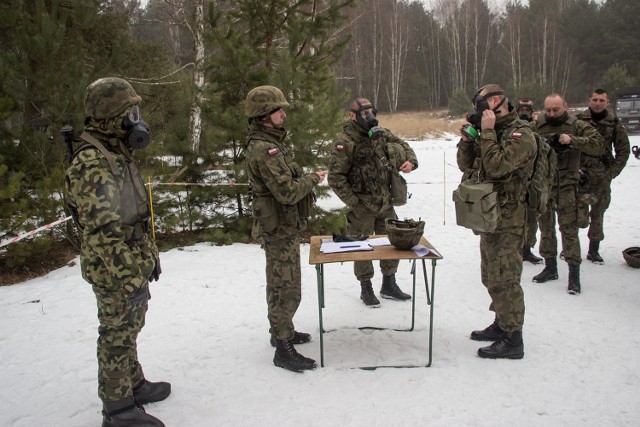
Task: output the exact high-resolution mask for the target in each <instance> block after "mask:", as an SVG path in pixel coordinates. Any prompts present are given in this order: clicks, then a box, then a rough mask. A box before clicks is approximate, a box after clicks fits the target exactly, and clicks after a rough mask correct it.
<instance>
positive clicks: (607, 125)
mask: <svg viewBox="0 0 640 427" xmlns="http://www.w3.org/2000/svg"><path fill="white" fill-rule="evenodd" d="M605 111H606V112H607V115H606V116H605V118H604V119H601V120H598V121H596V120H594V119H593V117H591V110H589V109H588V108H587V109H586V110H585V111H583V112H581V113H578V114H577V117H578V119H580V120H584V121H585V122H587V123H589V124H590V125H591V126H593V127H595V128H596V129H597V130H598V132H599V133H600V135H602V137H603V138H604V148H605V153H604V155H603V156H600V157H594V156H589V155H584V156H582V158H581V159H580V160H581V161H580V166H584V167H586V168H587V169H588V170H589V173H590V174H595V175H596V176H598V177H602V176H604V177H606V178H608V179H613V178H615V177H617V176H618V175H620V172H622V169H624V167H625V165H626V164H627V160H629V154H630V153H631V147H630V144H629V136H628V135H627V131H626V130H625V128H624V126H623V125H622V123H621V122H620V120H619V119H618V118H617V117H616V116H615V114H613V112H612V111H609V110H605ZM614 153H615V154H614Z"/></svg>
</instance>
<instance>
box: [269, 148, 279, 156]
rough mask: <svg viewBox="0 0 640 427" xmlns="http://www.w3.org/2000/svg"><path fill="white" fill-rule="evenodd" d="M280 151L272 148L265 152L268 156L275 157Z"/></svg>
mask: <svg viewBox="0 0 640 427" xmlns="http://www.w3.org/2000/svg"><path fill="white" fill-rule="evenodd" d="M279 152H280V151H279V150H278V149H277V148H272V149H270V150H269V151H267V153H269V155H270V156H275V155H276V154H278V153H279Z"/></svg>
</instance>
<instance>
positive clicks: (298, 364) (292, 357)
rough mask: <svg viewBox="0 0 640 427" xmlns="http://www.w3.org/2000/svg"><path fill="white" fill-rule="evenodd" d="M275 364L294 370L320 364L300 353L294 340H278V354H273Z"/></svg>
mask: <svg viewBox="0 0 640 427" xmlns="http://www.w3.org/2000/svg"><path fill="white" fill-rule="evenodd" d="M273 364H274V365H276V366H277V367H279V368H284V369H288V370H290V371H293V372H302V371H304V370H306V369H315V368H316V367H317V366H318V365H317V364H316V361H315V360H313V359H309V358H308V357H304V356H303V355H301V354H300V353H298V352H297V351H296V349H295V347H294V346H293V342H292V340H289V341H283V340H276V354H275V355H274V356H273Z"/></svg>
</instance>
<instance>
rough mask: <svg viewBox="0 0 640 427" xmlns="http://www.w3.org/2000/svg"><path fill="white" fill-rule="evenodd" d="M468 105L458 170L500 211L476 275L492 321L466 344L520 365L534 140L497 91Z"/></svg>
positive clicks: (483, 236)
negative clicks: (485, 187)
mask: <svg viewBox="0 0 640 427" xmlns="http://www.w3.org/2000/svg"><path fill="white" fill-rule="evenodd" d="M471 101H472V102H473V105H474V110H473V111H471V112H469V113H467V121H468V122H469V125H466V126H463V127H462V129H461V138H460V142H459V143H458V151H457V162H458V167H459V168H460V170H461V171H462V172H463V176H462V179H463V180H466V179H469V178H472V179H474V180H478V181H479V182H482V183H491V184H492V185H493V190H494V191H495V192H496V193H497V198H498V204H499V206H500V210H499V216H498V223H497V226H496V230H495V231H494V232H492V233H480V273H481V278H482V284H483V285H484V286H485V287H486V288H487V291H488V293H489V296H490V297H491V304H490V306H489V310H490V311H493V312H494V313H495V317H494V321H493V323H492V324H491V325H489V326H487V327H486V328H485V329H481V330H475V331H473V332H471V339H472V340H476V341H493V344H491V345H490V346H487V347H481V348H479V349H478V356H480V357H483V358H489V359H497V358H506V359H522V358H523V357H524V341H523V338H522V328H523V325H524V313H525V304H524V292H523V290H522V286H521V284H520V279H521V276H522V256H521V252H520V251H521V249H522V245H523V242H524V234H525V228H526V221H527V215H528V214H527V212H528V209H527V205H526V201H525V200H526V197H525V196H526V193H527V188H526V182H525V179H526V177H528V176H531V175H532V173H533V164H534V161H535V156H536V149H537V148H536V140H535V136H534V135H533V132H532V130H531V128H530V127H529V126H528V125H527V124H526V123H524V122H523V121H522V120H519V119H518V116H517V115H516V112H515V111H514V109H513V107H512V106H511V104H510V103H509V100H508V98H507V97H506V96H505V93H504V90H503V89H502V88H501V87H500V86H499V85H497V84H489V85H486V86H483V87H481V88H480V89H479V90H478V91H477V92H476V94H475V96H474V97H473V98H472V100H471ZM518 171H524V172H525V174H524V175H525V176H523V175H521V174H520V173H518Z"/></svg>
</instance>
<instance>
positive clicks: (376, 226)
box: [347, 204, 400, 282]
mask: <svg viewBox="0 0 640 427" xmlns="http://www.w3.org/2000/svg"><path fill="white" fill-rule="evenodd" d="M387 218H393V219H396V218H398V216H397V215H396V212H395V211H394V210H393V207H391V208H390V209H386V210H380V211H379V212H376V213H374V212H371V210H370V209H368V208H366V207H365V206H363V205H361V204H358V205H356V206H355V207H353V208H351V209H349V212H347V234H356V235H357V234H366V235H369V236H370V235H373V234H387V230H386V228H385V224H384V221H385V220H386V219H387ZM399 263H400V262H399V261H398V260H397V259H396V260H382V261H380V270H381V271H382V275H383V276H391V275H392V274H395V273H396V271H398V264H399ZM353 272H354V274H355V275H356V278H357V279H358V280H359V281H361V282H363V281H365V280H370V279H371V278H372V277H373V275H374V269H373V262H371V261H355V262H354V263H353Z"/></svg>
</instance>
